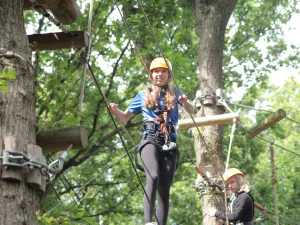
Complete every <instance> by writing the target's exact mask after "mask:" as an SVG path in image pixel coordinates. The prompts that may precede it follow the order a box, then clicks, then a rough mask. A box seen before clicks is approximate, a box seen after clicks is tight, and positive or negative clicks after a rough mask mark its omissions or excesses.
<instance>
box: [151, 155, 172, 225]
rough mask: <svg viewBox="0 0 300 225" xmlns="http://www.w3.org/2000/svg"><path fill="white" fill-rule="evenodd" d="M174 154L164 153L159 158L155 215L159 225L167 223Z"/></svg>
mask: <svg viewBox="0 0 300 225" xmlns="http://www.w3.org/2000/svg"><path fill="white" fill-rule="evenodd" d="M176 160H177V158H176V154H169V153H164V154H162V155H160V158H159V170H160V174H159V184H158V203H157V209H156V216H157V218H158V221H159V224H160V225H166V224H167V218H168V213H169V198H170V187H171V184H172V181H173V177H174V174H175V170H176Z"/></svg>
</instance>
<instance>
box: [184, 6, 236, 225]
mask: <svg viewBox="0 0 300 225" xmlns="http://www.w3.org/2000/svg"><path fill="white" fill-rule="evenodd" d="M190 3H191V7H192V9H193V12H194V17H195V22H196V25H195V29H196V34H197V36H198V37H199V53H198V56H199V70H200V71H199V72H200V74H199V83H200V86H199V88H200V90H201V91H202V93H203V91H204V88H211V89H212V90H213V91H214V94H215V91H216V90H217V89H219V88H221V89H223V82H222V58H223V48H224V35H225V30H226V26H227V23H228V20H229V18H230V16H231V14H232V12H233V9H234V7H235V4H236V0H190ZM222 113H224V108H222V107H218V106H216V104H215V102H214V104H212V105H210V106H204V105H202V107H201V109H200V110H199V112H198V115H197V116H211V115H218V114H222ZM200 130H201V132H202V134H203V136H204V140H205V142H204V141H203V140H202V139H201V138H200V137H199V136H197V133H198V132H196V133H195V134H196V136H197V137H196V138H195V152H196V156H197V164H198V165H199V166H200V167H201V168H204V169H205V170H206V171H208V174H207V175H208V176H209V177H220V173H219V172H218V171H221V172H224V163H223V159H222V144H223V126H222V125H215V126H207V127H204V128H201V129H200ZM205 143H206V144H205ZM224 201H225V200H224V195H223V194H222V193H221V192H218V191H215V189H213V188H212V189H210V190H206V192H205V194H204V196H203V197H202V198H201V206H202V209H203V215H206V213H207V211H208V210H209V209H210V208H211V207H215V208H217V209H219V210H225V203H224ZM203 224H205V225H210V224H216V221H215V218H214V217H208V216H204V217H203Z"/></svg>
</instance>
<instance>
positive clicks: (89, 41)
mask: <svg viewBox="0 0 300 225" xmlns="http://www.w3.org/2000/svg"><path fill="white" fill-rule="evenodd" d="M93 4H94V0H90V11H89V19H88V47H87V50H86V51H87V53H86V58H85V64H84V67H83V73H82V77H81V88H80V96H79V112H80V114H81V112H82V107H83V98H84V90H85V78H86V76H85V75H86V70H87V63H88V62H89V58H90V51H91V26H92V17H93V16H92V14H93ZM81 122H82V121H81V116H80V115H79V124H80V123H81Z"/></svg>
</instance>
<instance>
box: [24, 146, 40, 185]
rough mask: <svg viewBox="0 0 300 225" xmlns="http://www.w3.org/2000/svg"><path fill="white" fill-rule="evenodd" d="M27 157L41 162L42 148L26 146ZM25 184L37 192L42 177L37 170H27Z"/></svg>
mask: <svg viewBox="0 0 300 225" xmlns="http://www.w3.org/2000/svg"><path fill="white" fill-rule="evenodd" d="M27 156H28V157H29V158H30V159H32V160H34V161H37V162H41V161H42V158H43V152H42V148H41V147H40V146H37V145H32V144H28V145H27ZM26 183H27V185H28V186H30V187H31V188H33V189H37V190H39V189H40V187H41V184H42V175H41V173H40V171H39V169H36V168H31V169H29V171H28V173H27V176H26Z"/></svg>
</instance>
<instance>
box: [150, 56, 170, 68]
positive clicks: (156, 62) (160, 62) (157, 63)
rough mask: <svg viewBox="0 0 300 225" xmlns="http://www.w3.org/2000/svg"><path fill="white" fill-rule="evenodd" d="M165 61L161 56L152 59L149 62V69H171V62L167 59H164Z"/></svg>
mask: <svg viewBox="0 0 300 225" xmlns="http://www.w3.org/2000/svg"><path fill="white" fill-rule="evenodd" d="M166 61H167V63H168V65H167V63H166ZM166 61H165V59H164V58H162V57H158V58H155V59H153V61H152V62H151V64H150V71H152V70H153V69H155V68H166V69H170V70H172V64H171V63H170V61H169V60H168V59H166Z"/></svg>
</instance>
